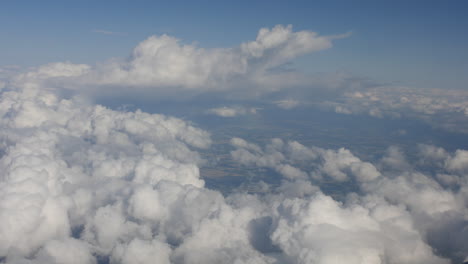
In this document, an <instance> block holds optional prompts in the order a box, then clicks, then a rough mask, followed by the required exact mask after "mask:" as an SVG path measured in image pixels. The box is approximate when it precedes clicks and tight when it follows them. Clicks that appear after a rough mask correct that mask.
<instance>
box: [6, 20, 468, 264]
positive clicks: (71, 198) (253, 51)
mask: <svg viewBox="0 0 468 264" xmlns="http://www.w3.org/2000/svg"><path fill="white" fill-rule="evenodd" d="M333 38H335V37H333V36H328V37H321V36H318V35H317V34H315V33H313V32H309V31H300V32H292V29H291V27H282V26H277V27H275V28H273V29H262V30H261V31H260V33H259V35H258V36H257V39H256V40H255V41H251V42H247V43H244V44H242V45H240V46H239V47H237V48H232V49H213V50H205V49H201V48H198V47H196V46H194V45H185V44H181V43H180V41H178V40H177V39H175V38H172V37H169V36H160V37H151V38H149V39H148V40H146V41H144V42H142V43H141V44H140V45H139V46H138V47H137V48H135V50H134V52H133V54H132V56H131V57H130V58H129V59H128V60H126V61H111V62H107V63H104V64H102V65H99V66H96V67H90V66H88V65H76V64H71V63H53V64H48V65H44V66H42V67H39V68H37V69H36V70H34V71H31V72H26V73H21V74H16V75H15V76H14V77H11V78H10V77H8V78H9V79H8V81H7V82H5V83H4V84H3V85H4V87H3V89H2V90H1V93H0V128H1V130H0V139H1V141H0V150H1V152H0V153H1V158H0V181H1V184H0V261H1V262H4V263H100V262H101V263H107V262H109V263H149V262H154V261H157V262H160V263H288V264H289V263H291V264H292V263H324V264H325V263H342V262H347V263H449V261H450V260H451V261H453V262H460V261H463V260H464V259H466V257H467V256H468V248H467V246H466V245H468V241H467V237H468V235H467V232H466V230H467V219H468V209H467V208H468V206H467V204H468V182H467V181H466V177H467V175H466V173H467V168H466V160H467V155H466V150H457V151H455V152H453V153H450V152H448V151H446V150H444V149H441V148H437V147H435V146H428V145H422V146H420V147H419V148H420V151H419V153H418V154H417V155H418V157H417V160H418V161H419V162H418V163H415V164H413V163H411V162H409V161H407V160H406V157H405V155H404V153H403V152H402V151H401V150H400V149H398V148H395V147H392V148H390V149H389V150H388V152H387V154H386V155H385V156H384V157H383V158H382V159H381V160H380V161H379V162H377V163H371V162H368V161H362V160H361V159H360V158H359V157H357V156H356V155H354V154H353V153H352V152H351V151H350V150H348V149H344V148H338V149H336V150H334V149H324V148H319V147H313V146H312V147H310V146H305V145H302V144H300V143H299V142H296V141H284V140H282V139H278V138H276V139H272V140H271V141H270V142H269V143H267V144H266V145H265V146H260V145H257V144H254V143H251V142H247V141H246V140H243V139H240V138H233V139H232V140H231V141H230V143H231V145H232V147H233V148H234V149H233V150H232V152H231V153H230V154H231V157H232V159H233V160H234V161H237V162H238V163H240V164H241V165H242V166H250V167H251V168H252V167H253V168H257V167H260V168H268V169H272V170H274V171H276V173H277V174H278V175H276V176H279V177H280V178H281V179H280V182H279V183H277V184H271V185H268V184H267V183H265V182H258V183H256V184H257V186H259V188H262V190H265V191H266V192H265V193H260V192H252V193H247V192H242V191H234V193H232V194H230V195H223V194H221V193H220V192H218V191H216V190H211V189H208V188H206V187H205V184H204V180H203V179H202V178H201V175H200V171H199V167H200V166H201V165H202V164H203V159H202V157H201V155H200V154H199V153H198V150H199V149H204V150H205V151H207V149H208V150H209V147H210V145H211V139H210V134H209V133H208V132H206V131H203V130H201V129H199V128H197V127H195V126H194V125H193V124H190V123H188V122H186V121H183V120H180V119H177V118H173V117H168V116H164V115H159V114H149V113H145V112H143V111H140V110H136V111H133V112H128V111H117V110H111V109H108V108H106V107H104V106H100V105H94V104H92V103H90V102H87V101H86V100H84V99H83V98H79V97H72V98H70V96H69V94H67V89H72V88H77V87H73V85H78V84H83V83H86V84H88V85H90V86H93V85H97V86H99V85H112V86H113V85H117V84H119V85H120V86H139V87H140V86H148V87H151V88H154V87H164V86H170V87H177V88H182V89H186V90H189V89H194V90H202V91H205V90H210V91H213V90H217V91H218V90H226V89H231V88H232V87H233V86H232V83H231V81H233V80H234V79H236V78H238V77H242V79H246V80H247V81H248V82H251V83H255V84H261V85H265V84H269V83H275V82H277V81H278V79H279V78H280V77H281V78H282V77H285V76H286V77H287V76H290V77H291V75H289V74H288V73H280V74H277V73H275V71H274V68H275V67H277V66H280V65H281V64H283V63H285V62H287V61H289V60H291V59H293V58H294V57H297V56H300V55H302V54H305V53H308V52H313V51H317V50H321V49H325V48H328V47H330V46H331V41H332V39H333ZM270 77H271V78H270ZM340 80H341V79H338V80H336V83H335V86H336V87H342V83H341V82H340ZM286 81H287V82H288V81H289V80H287V78H286ZM281 84H283V83H282V82H278V83H276V84H275V85H277V86H273V88H271V89H276V88H277V87H278V86H280V85H281ZM103 89H104V88H103ZM264 89H265V88H264ZM174 90H177V89H174ZM258 91H260V92H264V91H263V90H261V89H260V90H258ZM355 96H356V98H361V99H362V98H366V96H367V95H364V94H355ZM367 97H368V98H367V99H363V101H364V102H367V101H372V102H378V101H380V97H379V96H378V95H373V96H370V97H369V96H367ZM291 100H293V99H291ZM402 100H403V101H404V100H406V99H402ZM416 101H417V100H416ZM418 102H419V105H423V106H425V107H428V105H430V103H428V102H426V100H420V101H418ZM363 105H365V104H363ZM376 105H377V104H376ZM376 105H372V104H369V105H368V106H371V108H369V109H374V108H373V107H375V111H374V110H372V111H373V114H374V115H376V116H379V115H381V116H386V113H387V111H386V110H385V109H382V107H376ZM423 108H424V107H423ZM346 109H348V108H346ZM349 109H350V110H349V111H353V109H354V108H352V107H350V108H349ZM366 109H367V108H366ZM369 109H367V110H369ZM415 109H416V108H415ZM415 111H416V110H415ZM417 111H422V110H421V109H419V110H417ZM422 112H424V111H422ZM436 112H437V111H435V112H434V113H436ZM425 114H432V112H431V111H426V112H425ZM427 163H431V166H433V167H435V171H434V175H430V173H431V172H428V171H426V170H421V171H418V169H419V167H418V166H426V164H427ZM231 165H234V166H235V163H234V164H231ZM254 172H255V170H254ZM268 172H271V171H268ZM254 177H255V176H254ZM272 177H274V176H272ZM253 181H255V179H253ZM327 184H331V185H333V188H337V189H338V191H340V192H341V193H340V194H341V195H340V196H339V197H335V196H333V193H331V192H330V190H329V188H328V189H327V187H329V186H327ZM348 185H349V186H351V187H355V188H344V187H347V186H348ZM341 187H343V188H342V190H339V189H340V188H341ZM334 197H335V198H334Z"/></svg>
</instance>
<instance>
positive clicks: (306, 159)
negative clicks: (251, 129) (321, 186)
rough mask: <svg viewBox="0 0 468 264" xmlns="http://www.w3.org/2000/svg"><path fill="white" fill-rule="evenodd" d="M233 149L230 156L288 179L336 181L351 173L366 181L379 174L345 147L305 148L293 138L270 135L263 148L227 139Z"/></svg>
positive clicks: (235, 139)
mask: <svg viewBox="0 0 468 264" xmlns="http://www.w3.org/2000/svg"><path fill="white" fill-rule="evenodd" d="M231 144H232V145H233V146H234V147H236V150H234V151H232V152H231V156H232V158H233V159H234V160H236V161H238V162H240V163H241V164H244V165H247V166H251V165H255V166H260V167H267V168H272V169H274V170H276V171H277V172H278V173H280V174H282V175H283V176H285V177H287V178H290V179H307V178H309V177H312V178H322V177H323V176H327V177H331V178H333V179H334V180H336V181H346V180H348V179H349V178H348V175H352V176H353V177H355V179H357V180H358V181H370V180H373V179H375V178H377V177H379V176H380V173H379V172H378V170H377V168H376V167H375V166H374V165H372V164H371V163H369V162H363V161H361V160H360V159H359V158H358V157H356V156H354V155H353V154H352V153H351V152H350V151H349V150H347V149H344V148H340V149H339V150H337V151H335V150H330V149H328V150H327V149H322V148H318V147H312V148H308V147H306V146H304V145H302V144H300V143H298V142H297V141H289V142H286V143H285V142H283V140H281V139H278V138H276V139H273V140H272V141H271V143H270V144H268V145H267V146H266V147H265V148H264V149H263V150H262V149H261V148H260V147H259V146H257V145H255V144H253V143H248V142H246V141H245V140H243V139H240V138H233V139H231ZM307 163H308V164H313V165H314V166H313V167H312V168H311V170H310V171H309V172H308V173H307V172H305V171H303V170H302V169H299V167H304V165H305V164H307Z"/></svg>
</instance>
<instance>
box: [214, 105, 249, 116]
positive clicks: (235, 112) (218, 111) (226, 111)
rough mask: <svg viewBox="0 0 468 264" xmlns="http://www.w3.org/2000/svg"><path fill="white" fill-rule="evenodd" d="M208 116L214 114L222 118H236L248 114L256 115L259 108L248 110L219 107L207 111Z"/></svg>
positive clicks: (244, 108) (238, 107) (237, 107)
mask: <svg viewBox="0 0 468 264" xmlns="http://www.w3.org/2000/svg"><path fill="white" fill-rule="evenodd" d="M207 113H208V114H213V115H217V116H221V117H235V116H240V115H247V114H256V113H257V108H246V107H240V106H236V107H227V106H223V107H218V108H212V109H209V110H208V111H207Z"/></svg>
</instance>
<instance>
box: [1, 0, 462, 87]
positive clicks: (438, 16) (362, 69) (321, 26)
mask: <svg viewBox="0 0 468 264" xmlns="http://www.w3.org/2000/svg"><path fill="white" fill-rule="evenodd" d="M466 11H468V2H467V1H461V0H460V1H358V3H357V2H356V1H289V2H288V3H286V2H285V1H236V2H235V3H234V2H229V1H224V2H223V1H196V2H194V1H191V2H189V1H187V2H182V1H73V2H72V1H21V0H20V1H8V0H7V1H2V3H1V8H0V34H1V35H2V36H3V37H2V41H1V42H0V65H20V66H37V65H40V64H45V63H48V62H54V61H71V62H74V63H88V64H93V63H95V62H99V61H103V60H106V59H109V58H111V57H125V56H127V55H128V54H129V53H130V52H131V50H132V48H133V47H134V46H135V45H137V44H138V43H139V42H141V41H143V40H144V39H146V38H147V37H148V36H150V35H154V34H158V35H159V34H162V33H167V34H170V35H173V36H175V37H177V38H179V39H182V40H183V41H184V42H186V43H197V45H199V46H200V47H231V46H236V45H238V44H239V43H241V42H245V41H249V40H252V39H254V38H255V36H256V33H257V31H258V29H259V28H261V27H272V26H274V25H277V24H284V25H288V24H291V25H293V27H294V30H312V31H316V32H319V33H321V34H340V33H345V32H348V31H352V32H353V34H352V36H350V37H349V38H346V39H342V40H339V41H336V42H334V47H333V48H332V49H329V50H325V51H322V52H319V53H314V54H311V55H308V56H305V57H301V58H299V59H297V60H296V61H295V64H294V67H296V68H299V69H300V70H303V71H306V72H334V71H344V72H351V73H353V74H356V75H359V76H363V77H369V78H371V79H374V80H376V81H381V82H392V83H401V84H403V85H407V86H414V87H421V88H424V87H429V88H457V89H460V88H461V89H464V88H466V85H465V84H466V82H467V81H468V77H466V76H467V75H466V74H465V73H466V72H468V63H467V61H468V52H466V47H467V46H468V34H467V33H466V28H467V26H468V18H467V16H466ZM96 31H110V32H116V33H118V34H110V35H109V34H103V33H99V32H96Z"/></svg>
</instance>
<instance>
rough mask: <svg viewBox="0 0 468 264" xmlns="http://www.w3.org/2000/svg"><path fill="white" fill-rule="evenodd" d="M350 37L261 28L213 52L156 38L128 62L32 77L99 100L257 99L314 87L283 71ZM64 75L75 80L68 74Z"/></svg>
mask: <svg viewBox="0 0 468 264" xmlns="http://www.w3.org/2000/svg"><path fill="white" fill-rule="evenodd" d="M348 35H349V34H343V35H334V36H333V35H332V36H320V35H318V34H317V33H315V32H312V31H307V30H303V31H298V32H294V31H293V29H292V26H282V25H277V26H275V27H273V28H271V29H268V28H262V29H260V31H259V32H258V35H257V37H256V39H255V40H254V41H249V42H244V43H241V44H240V45H239V46H236V47H232V48H212V49H205V48H201V47H198V46H196V45H193V44H184V43H182V41H180V40H179V39H177V38H175V37H172V36H168V35H161V36H151V37H149V38H148V39H146V40H144V41H143V42H141V43H140V44H138V45H137V46H136V47H135V48H134V50H133V52H132V53H131V55H130V56H129V58H127V59H113V60H109V61H107V62H102V63H99V64H97V65H95V66H90V65H73V64H71V63H57V64H49V65H46V66H42V67H39V68H38V69H37V70H36V71H35V72H31V73H29V75H35V77H37V78H41V77H43V76H45V74H46V75H48V77H49V78H48V80H47V82H48V86H49V87H50V88H52V87H59V89H63V88H64V87H66V88H67V89H70V90H74V91H75V92H76V93H81V94H83V93H85V94H88V95H90V94H91V95H93V96H96V94H97V95H102V94H105V95H115V92H116V91H118V92H119V93H135V92H139V93H143V94H151V95H153V96H163V95H170V96H175V97H177V98H179V97H180V96H181V93H184V94H197V93H205V92H218V93H225V94H237V95H239V94H248V97H252V96H259V95H262V94H267V93H271V92H274V91H278V90H281V89H285V88H290V87H293V86H297V85H300V86H305V85H308V84H307V83H306V79H307V78H306V77H305V76H302V75H299V74H298V73H296V72H294V71H286V70H281V69H279V68H278V67H280V66H282V65H283V64H285V63H287V62H290V61H291V60H293V59H294V58H296V57H299V56H301V55H304V54H307V53H311V52H315V51H320V50H324V49H328V48H330V47H331V46H332V41H333V40H334V39H337V38H343V37H347V36H348ZM64 70H65V71H69V73H70V75H64V74H62V73H63V71H64ZM55 71H56V72H57V74H56V73H55ZM71 71H73V74H71ZM57 75H60V77H59V76H57ZM29 77H33V76H29ZM57 77H59V78H57ZM43 80H44V81H45V79H43Z"/></svg>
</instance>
